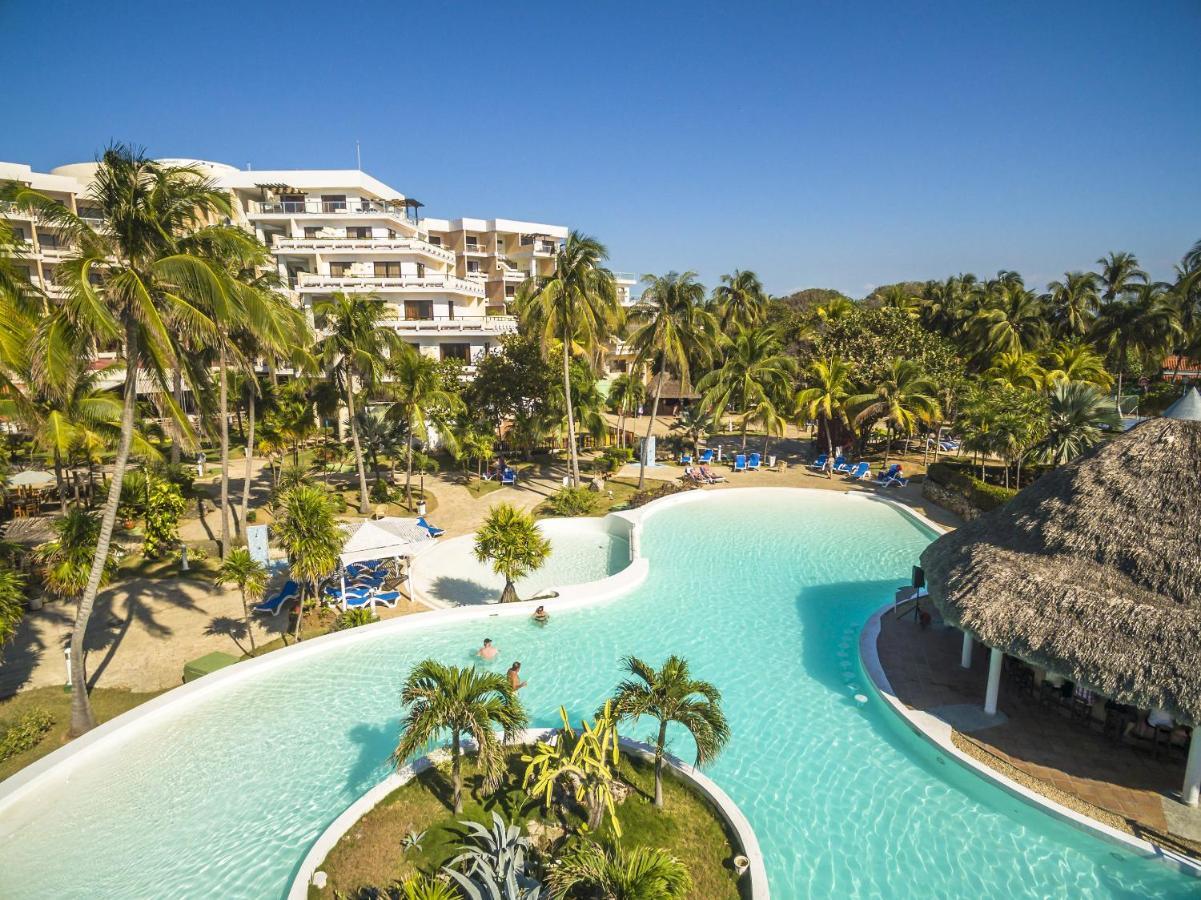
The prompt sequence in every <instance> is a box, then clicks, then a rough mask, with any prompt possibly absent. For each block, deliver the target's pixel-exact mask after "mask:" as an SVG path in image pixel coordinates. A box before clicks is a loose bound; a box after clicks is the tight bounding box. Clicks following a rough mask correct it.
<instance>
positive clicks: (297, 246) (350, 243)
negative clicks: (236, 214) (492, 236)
mask: <svg viewBox="0 0 1201 900" xmlns="http://www.w3.org/2000/svg"><path fill="white" fill-rule="evenodd" d="M271 249H272V250H276V251H282V250H297V251H299V250H307V251H310V252H313V253H343V252H354V251H371V252H380V253H388V252H411V253H424V254H426V255H427V256H432V257H434V258H435V259H440V260H442V261H443V262H448V263H449V262H454V259H455V255H454V254H453V253H451V252H450V251H449V250H447V249H445V248H444V247H438V246H436V245H434V244H430V243H427V242H425V241H422V240H419V239H417V238H337V237H335V238H276V239H275V242H274V243H273V244H272V245H271Z"/></svg>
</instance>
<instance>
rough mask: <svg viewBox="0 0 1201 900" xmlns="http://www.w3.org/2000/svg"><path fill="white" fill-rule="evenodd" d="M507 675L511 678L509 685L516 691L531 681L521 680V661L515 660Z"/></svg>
mask: <svg viewBox="0 0 1201 900" xmlns="http://www.w3.org/2000/svg"><path fill="white" fill-rule="evenodd" d="M505 677H507V678H508V679H509V687H511V688H512V689H513V690H515V691H519V690H521V689H522V688H523V687H525V686H526V685H527V684H528V683H529V682H526V681H522V680H521V663H520V662H515V663H513V665H511V666H509V671H508V672H506V673H505Z"/></svg>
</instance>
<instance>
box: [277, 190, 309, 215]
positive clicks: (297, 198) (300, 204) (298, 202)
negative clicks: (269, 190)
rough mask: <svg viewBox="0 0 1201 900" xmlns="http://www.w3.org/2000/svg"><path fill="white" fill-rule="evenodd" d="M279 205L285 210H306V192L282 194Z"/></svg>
mask: <svg viewBox="0 0 1201 900" xmlns="http://www.w3.org/2000/svg"><path fill="white" fill-rule="evenodd" d="M279 206H280V209H282V210H283V211H284V212H304V211H305V206H304V194H280V195H279Z"/></svg>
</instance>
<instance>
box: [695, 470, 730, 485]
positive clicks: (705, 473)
mask: <svg viewBox="0 0 1201 900" xmlns="http://www.w3.org/2000/svg"><path fill="white" fill-rule="evenodd" d="M700 473H701V477H702V478H704V479H705V481H707V482H709V484H717V483H718V482H721V481H725V480H726V476H725V475H718V474H717V473H716V472H713V471H711V470H710V469H709V467H708V466H701V468H700Z"/></svg>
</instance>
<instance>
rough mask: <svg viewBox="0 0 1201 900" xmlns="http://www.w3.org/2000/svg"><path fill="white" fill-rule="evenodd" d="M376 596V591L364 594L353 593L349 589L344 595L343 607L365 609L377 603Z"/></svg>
mask: <svg viewBox="0 0 1201 900" xmlns="http://www.w3.org/2000/svg"><path fill="white" fill-rule="evenodd" d="M375 598H376V593H375V592H374V591H372V592H370V593H362V594H352V593H351V592H350V591H347V592H346V593H345V594H343V595H342V608H343V609H363V608H366V607H372V606H374V605H375Z"/></svg>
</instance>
